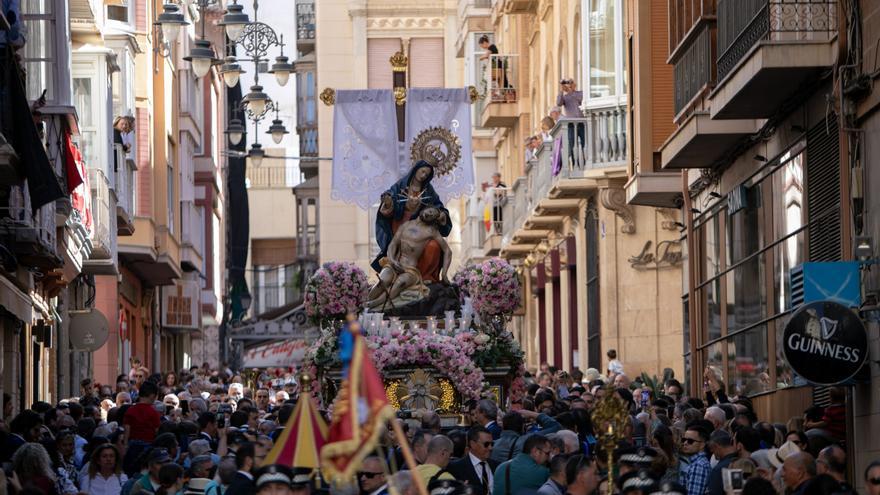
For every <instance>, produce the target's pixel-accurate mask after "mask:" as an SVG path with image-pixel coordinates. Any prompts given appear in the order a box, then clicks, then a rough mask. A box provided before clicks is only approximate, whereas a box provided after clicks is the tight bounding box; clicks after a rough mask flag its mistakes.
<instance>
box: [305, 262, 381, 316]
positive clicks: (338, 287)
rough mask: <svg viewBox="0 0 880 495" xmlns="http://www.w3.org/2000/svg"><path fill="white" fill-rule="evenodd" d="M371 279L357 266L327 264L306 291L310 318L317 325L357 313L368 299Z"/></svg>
mask: <svg viewBox="0 0 880 495" xmlns="http://www.w3.org/2000/svg"><path fill="white" fill-rule="evenodd" d="M368 290H369V286H368V285H367V275H366V274H365V273H364V271H363V270H361V269H360V268H359V267H358V266H357V265H355V264H354V263H348V262H336V261H333V262H329V263H324V264H323V265H322V266H321V268H318V270H317V271H316V272H315V274H314V275H312V277H311V278H310V279H309V281H308V283H307V284H306V288H305V298H304V301H303V305H304V306H305V311H306V316H308V317H309V319H310V320H311V321H312V322H313V323H315V324H324V323H326V322H328V321H332V320H341V319H342V318H344V317H345V315H346V314H348V313H357V312H358V310H359V309H360V308H362V307H363V305H364V303H365V302H366V299H367V291H368Z"/></svg>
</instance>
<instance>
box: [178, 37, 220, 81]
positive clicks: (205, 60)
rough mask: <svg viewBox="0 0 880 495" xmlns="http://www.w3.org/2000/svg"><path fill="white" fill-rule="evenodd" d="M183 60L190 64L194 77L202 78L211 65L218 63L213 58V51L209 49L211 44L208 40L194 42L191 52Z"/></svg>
mask: <svg viewBox="0 0 880 495" xmlns="http://www.w3.org/2000/svg"><path fill="white" fill-rule="evenodd" d="M183 59H184V60H186V61H187V62H189V63H190V64H192V70H193V74H195V76H196V77H203V76H204V75H205V74H207V73H208V71H210V70H211V66H212V65H214V64H216V63H217V62H219V60H217V58H215V57H214V49H213V48H211V42H210V41H208V40H196V42H195V46H194V47H193V49H192V51H190V53H189V55H188V56H186V57H183Z"/></svg>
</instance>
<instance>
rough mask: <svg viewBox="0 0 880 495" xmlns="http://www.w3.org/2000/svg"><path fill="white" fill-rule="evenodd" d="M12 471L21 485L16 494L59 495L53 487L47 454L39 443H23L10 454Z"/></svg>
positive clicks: (50, 466) (53, 474)
mask: <svg viewBox="0 0 880 495" xmlns="http://www.w3.org/2000/svg"><path fill="white" fill-rule="evenodd" d="M12 471H13V472H14V473H15V475H16V479H17V480H18V483H19V484H20V485H21V486H20V487H19V489H18V490H17V491H18V492H22V491H24V490H33V491H35V492H36V493H42V494H45V495H61V494H60V493H59V492H58V490H57V489H56V486H55V479H56V476H55V472H54V471H53V469H52V461H51V460H50V459H49V453H48V452H47V451H46V449H45V447H43V446H42V445H41V444H39V443H34V442H28V443H25V444H23V445H21V446H20V447H19V448H18V449H17V450H16V451H15V453H14V454H12ZM32 493H33V492H32Z"/></svg>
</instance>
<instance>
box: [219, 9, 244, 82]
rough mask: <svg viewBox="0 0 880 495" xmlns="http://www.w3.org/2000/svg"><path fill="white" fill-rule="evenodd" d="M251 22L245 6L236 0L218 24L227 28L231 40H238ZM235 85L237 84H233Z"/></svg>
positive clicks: (227, 34)
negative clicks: (245, 11)
mask: <svg viewBox="0 0 880 495" xmlns="http://www.w3.org/2000/svg"><path fill="white" fill-rule="evenodd" d="M248 23H250V19H248V15H247V14H245V13H244V6H243V5H239V4H238V0H234V1H233V4H232V5H229V6H227V7H226V14H224V15H223V18H222V19H221V20H220V22H218V23H217V24H218V25H220V26H223V27H225V28H226V36H228V37H229V39H231V40H233V41H234V40H237V39H238V37H239V36H241V32H242V31H244V27H245V26H246V25H247V24H248ZM233 86H235V85H234V84H233Z"/></svg>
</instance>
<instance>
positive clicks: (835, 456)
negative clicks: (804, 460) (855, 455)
mask: <svg viewBox="0 0 880 495" xmlns="http://www.w3.org/2000/svg"><path fill="white" fill-rule="evenodd" d="M816 473H817V474H829V475H831V476H833V477H834V478H835V479H837V480H839V481H843V480H844V479H845V478H846V451H845V450H843V449H842V448H841V447H840V446H839V445H829V446H828V447H825V448H824V449H822V451H821V452H819V458H818V459H816Z"/></svg>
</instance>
